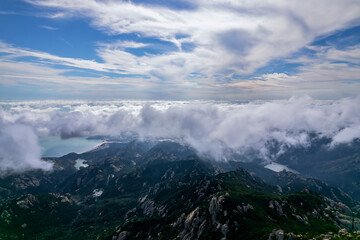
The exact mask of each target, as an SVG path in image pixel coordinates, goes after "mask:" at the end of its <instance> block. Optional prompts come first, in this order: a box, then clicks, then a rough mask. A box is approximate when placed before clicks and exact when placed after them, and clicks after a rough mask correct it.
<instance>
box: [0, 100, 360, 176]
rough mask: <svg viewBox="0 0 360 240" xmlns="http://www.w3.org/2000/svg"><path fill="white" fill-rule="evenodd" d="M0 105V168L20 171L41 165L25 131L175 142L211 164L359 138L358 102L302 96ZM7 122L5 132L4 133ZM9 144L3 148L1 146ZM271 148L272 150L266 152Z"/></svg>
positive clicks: (270, 157)
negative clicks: (231, 156)
mask: <svg viewBox="0 0 360 240" xmlns="http://www.w3.org/2000/svg"><path fill="white" fill-rule="evenodd" d="M0 107H1V109H0V113H1V114H0V116H1V117H0V124H1V126H2V129H3V130H2V131H3V133H2V134H3V135H2V137H1V142H2V144H1V145H2V147H1V149H0V153H1V154H2V155H3V156H5V158H4V157H3V159H11V160H12V161H13V162H14V164H12V163H11V164H10V163H9V161H4V160H2V162H1V165H2V166H1V169H2V170H6V169H11V168H12V167H9V164H10V166H15V165H16V166H18V165H20V166H21V164H19V163H22V161H24V162H25V165H23V166H22V167H21V168H20V169H24V168H26V167H36V168H43V169H47V168H48V165H44V164H45V163H44V162H41V161H32V160H33V159H39V155H40V150H39V149H38V148H36V142H37V139H36V136H35V134H33V133H32V132H31V131H30V129H35V132H36V134H37V135H39V136H59V137H62V138H71V137H89V136H95V135H108V136H124V135H126V134H135V135H137V136H138V137H139V138H140V139H156V138H171V139H178V140H179V141H182V142H185V143H187V144H189V145H191V146H192V147H194V148H195V149H196V150H197V151H198V152H199V153H200V154H204V155H207V156H211V157H213V158H215V159H217V160H226V159H227V157H228V153H229V152H231V154H233V153H237V154H241V155H244V154H245V153H247V152H256V154H257V156H258V157H260V158H262V159H264V160H273V159H274V158H276V157H277V155H278V154H281V153H282V152H283V151H286V149H288V148H290V147H305V148H306V147H309V146H311V144H312V141H313V138H314V136H315V137H316V138H321V137H326V138H329V139H330V141H332V143H331V145H333V146H334V145H336V144H341V143H350V142H352V141H353V140H354V139H357V138H359V137H360V97H358V98H351V99H350V98H349V99H342V100H338V101H332V102H325V101H316V100H313V99H310V98H306V97H305V98H291V99H289V100H287V101H278V102H276V101H274V102H263V103H259V102H252V103H246V104H238V103H231V102H222V103H221V102H166V101H158V102H141V101H110V102H45V103H40V102H32V103H29V102H25V103H4V104H1V105H0ZM8 124H12V125H11V126H12V127H11V129H10V130H5V129H7V128H5V127H4V126H5V125H8ZM20 129H21V130H20ZM4 131H5V132H4ZM24 133H26V134H24ZM9 144H10V146H11V147H10V148H8V147H5V146H7V145H9ZM274 144H275V145H276V146H277V150H276V151H273V149H272V148H273V147H274ZM28 146H31V147H28ZM19 149H20V150H19ZM29 149H35V150H33V151H30V150H29ZM36 149H37V150H36ZM270 149H272V150H271V151H270ZM29 152H30V153H33V155H31V154H30V153H29ZM20 153H21V155H19V154H20ZM28 154H30V155H28ZM19 159H20V160H19ZM24 159H25V160H24ZM15 163H16V164H15ZM13 168H15V167H13Z"/></svg>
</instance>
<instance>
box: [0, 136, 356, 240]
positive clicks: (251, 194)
mask: <svg viewBox="0 0 360 240" xmlns="http://www.w3.org/2000/svg"><path fill="white" fill-rule="evenodd" d="M324 144H326V142H319V143H318V146H317V148H312V149H307V150H304V149H290V151H288V153H286V154H283V155H281V156H280V157H279V158H278V160H277V163H278V164H282V165H286V166H287V167H289V168H291V169H294V170H295V171H297V172H298V173H299V174H296V173H293V172H289V171H286V170H284V171H280V172H274V171H272V170H269V169H267V168H264V164H263V163H261V162H257V161H255V162H241V161H236V159H234V160H232V161H228V162H216V161H213V160H211V159H205V158H204V157H201V156H198V155H197V153H196V151H195V150H194V149H192V148H191V147H189V146H187V145H182V144H179V143H176V142H173V141H143V142H141V141H136V140H135V141H131V142H127V143H120V142H116V141H107V142H104V143H103V144H101V145H99V146H97V147H96V148H94V149H92V150H90V151H88V152H84V153H81V154H77V153H70V154H67V155H65V156H63V157H59V158H46V159H45V160H46V161H52V162H53V163H54V171H52V172H48V173H47V172H42V171H29V172H26V173H23V174H13V175H9V176H3V177H2V178H0V203H1V204H0V239H109V240H110V239H111V240H113V239H119V240H120V239H313V238H316V239H324V238H325V237H326V236H325V235H324V234H328V235H329V236H330V237H332V238H333V239H343V238H341V237H342V236H347V237H348V238H347V239H352V238H353V239H355V238H356V237H357V236H358V235H360V233H359V232H356V230H357V229H360V219H359V218H358V217H360V215H359V211H358V210H359V202H358V201H359V200H360V184H359V183H358V181H359V178H358V174H359V171H358V168H360V160H359V159H360V158H359V153H360V151H359V150H360V144H359V143H358V142H355V143H354V144H352V145H340V146H338V147H336V148H332V149H330V150H329V149H325V148H324V147H323V146H324ZM341 229H342V230H341ZM329 232H331V233H329ZM322 234H323V235H322ZM329 236H328V237H329ZM322 237H323V238H322Z"/></svg>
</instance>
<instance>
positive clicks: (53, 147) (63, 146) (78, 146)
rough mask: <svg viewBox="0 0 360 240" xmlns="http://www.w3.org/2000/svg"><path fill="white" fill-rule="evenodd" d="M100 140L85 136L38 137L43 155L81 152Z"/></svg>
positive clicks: (59, 155)
mask: <svg viewBox="0 0 360 240" xmlns="http://www.w3.org/2000/svg"><path fill="white" fill-rule="evenodd" d="M101 142H102V141H101V140H95V139H91V140H89V139H86V138H69V139H61V138H58V137H40V139H39V144H40V146H41V151H42V156H43V157H61V156H63V155H65V154H68V153H71V152H76V153H81V152H84V151H86V150H89V149H91V148H93V147H94V146H96V145H98V144H99V143H101Z"/></svg>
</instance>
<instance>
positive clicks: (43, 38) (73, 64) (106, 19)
mask: <svg viewBox="0 0 360 240" xmlns="http://www.w3.org/2000/svg"><path fill="white" fill-rule="evenodd" d="M149 2H150V1H140V0H136V1H135V0H134V1H118V0H107V1H95V0H1V4H0V100H24V99H25V100H26V99H168V100H181V99H225V100H254V99H282V98H289V97H291V96H302V95H309V96H311V97H314V98H319V99H338V98H343V97H350V96H355V95H357V94H358V93H359V92H360V67H359V65H360V41H359V40H360V18H359V16H360V2H359V1H358V0H343V1H328V0H319V1H310V0H305V1H285V0H284V1H260V0H254V1H241V0H221V1H220V0H207V1H205V0H195V1H188V0H180V1H175V0H171V1H164V0H156V1H151V3H149Z"/></svg>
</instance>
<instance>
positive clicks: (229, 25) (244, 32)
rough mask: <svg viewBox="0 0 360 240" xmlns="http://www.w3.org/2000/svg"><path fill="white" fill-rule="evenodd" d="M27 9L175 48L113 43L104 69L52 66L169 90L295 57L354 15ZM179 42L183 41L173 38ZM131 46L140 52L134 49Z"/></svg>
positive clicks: (253, 5) (273, 5)
mask: <svg viewBox="0 0 360 240" xmlns="http://www.w3.org/2000/svg"><path fill="white" fill-rule="evenodd" d="M28 2H30V3H32V4H35V5H39V6H44V7H48V8H52V9H56V10H61V11H63V12H64V13H67V14H68V16H74V15H76V16H83V17H86V18H89V19H90V20H91V25H92V26H93V27H95V28H98V29H99V30H101V31H105V32H107V33H108V34H111V35H117V34H123V33H137V34H141V35H142V36H150V37H156V38H158V39H162V40H165V41H170V42H172V43H174V44H175V45H176V46H178V48H179V51H176V52H166V53H163V54H162V55H160V56H159V55H147V56H140V57H139V56H135V55H132V54H130V53H128V52H125V51H124V50H123V48H124V46H121V44H120V45H119V43H114V44H113V45H112V46H111V45H109V44H107V45H105V46H104V45H103V46H102V47H100V48H99V49H98V54H99V56H100V57H101V58H102V59H103V60H104V62H105V64H99V63H94V62H88V61H84V64H82V62H81V61H80V60H74V59H73V60H69V59H59V61H62V62H63V63H65V64H66V62H71V63H70V65H72V66H75V65H76V66H77V67H86V66H88V68H96V69H98V70H102V71H105V70H108V69H111V70H114V71H115V70H116V69H121V70H124V71H126V72H129V73H135V74H148V75H151V76H153V77H155V78H160V79H166V80H167V81H171V82H173V81H174V82H175V83H179V82H181V81H189V82H190V81H196V80H194V79H192V80H189V75H190V74H191V73H193V72H197V73H200V74H201V75H202V76H204V78H202V79H201V80H200V81H205V82H207V83H208V84H210V85H212V84H213V81H214V76H217V74H220V75H224V74H225V75H226V74H229V73H236V74H249V73H253V72H254V71H255V70H256V69H258V68H260V67H262V66H265V65H266V64H267V63H268V62H269V61H270V60H272V59H276V58H279V57H286V56H288V55H289V54H291V53H293V52H296V51H298V50H299V49H300V48H302V47H304V46H306V45H307V44H309V43H310V42H311V41H313V40H314V39H315V38H316V37H318V36H321V35H324V34H329V33H330V32H333V31H336V30H339V29H342V28H346V27H349V26H350V25H351V24H352V23H353V22H354V21H355V20H356V19H357V18H358V16H359V12H360V5H359V4H358V1H356V0H345V1H325V0H320V1H310V0H307V1H285V0H284V1H245V0H244V1H230V0H229V1H202V0H198V1H194V2H192V4H193V5H194V8H191V9H182V10H174V9H171V8H168V7H165V6H159V5H145V4H135V3H132V2H128V1H95V0H86V1H84V0H72V1H69V0H31V1H30V0H29V1H28ZM344 13H346V14H344ZM179 35H181V36H183V37H181V38H179V37H178V36H179ZM184 43H191V44H193V45H194V49H193V50H191V51H190V52H183V51H182V50H181V49H182V45H183V44H184ZM123 44H125V43H123ZM132 44H136V47H139V46H142V45H141V43H132ZM117 46H118V48H117V49H116V47H117ZM42 55H43V54H42ZM42 57H43V56H42ZM51 58H54V57H51ZM54 60H55V61H57V60H56V59H54ZM74 62H75V63H74Z"/></svg>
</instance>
